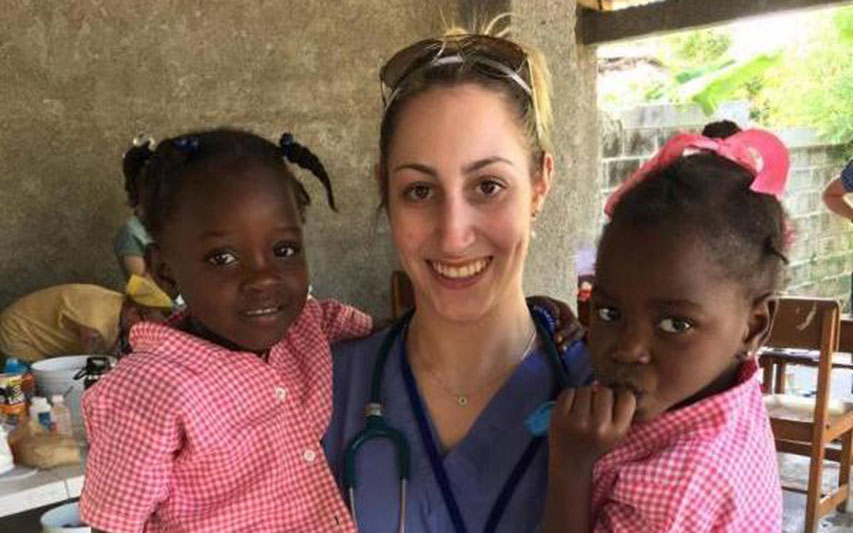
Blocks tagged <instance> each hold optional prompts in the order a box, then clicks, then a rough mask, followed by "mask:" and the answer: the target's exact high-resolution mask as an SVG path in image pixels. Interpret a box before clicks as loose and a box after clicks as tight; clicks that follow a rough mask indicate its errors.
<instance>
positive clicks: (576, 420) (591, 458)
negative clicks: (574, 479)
mask: <svg viewBox="0 0 853 533" xmlns="http://www.w3.org/2000/svg"><path fill="white" fill-rule="evenodd" d="M636 408H637V400H636V398H635V396H634V393H633V392H631V391H630V390H627V389H623V388H620V389H617V390H614V389H611V388H609V387H602V386H592V387H582V388H579V389H566V390H564V391H563V392H562V394H560V397H559V398H558V399H557V404H556V405H555V406H554V412H553V413H552V415H551V428H550V429H549V430H548V435H549V437H548V438H549V441H550V449H551V452H550V453H551V461H554V462H557V463H560V465H561V466H560V468H573V467H577V466H583V467H588V466H589V465H591V464H592V463H594V462H595V461H596V459H598V458H599V457H601V456H602V455H604V454H605V453H607V452H609V451H610V450H612V449H613V448H614V447H615V446H616V444H617V443H618V442H619V441H620V440H621V439H622V438H623V437H624V436H625V434H626V433H628V429H629V428H630V426H631V419H632V418H633V416H634V411H635V410H636Z"/></svg>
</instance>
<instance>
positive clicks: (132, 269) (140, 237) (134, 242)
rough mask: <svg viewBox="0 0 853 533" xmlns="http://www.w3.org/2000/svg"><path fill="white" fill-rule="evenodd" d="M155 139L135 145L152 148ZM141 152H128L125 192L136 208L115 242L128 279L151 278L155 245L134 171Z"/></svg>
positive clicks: (135, 141) (124, 167)
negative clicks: (150, 251) (150, 252)
mask: <svg viewBox="0 0 853 533" xmlns="http://www.w3.org/2000/svg"><path fill="white" fill-rule="evenodd" d="M153 143H154V140H153V139H151V138H150V137H147V136H145V135H139V136H137V137H136V138H134V139H133V146H135V147H145V148H150V147H151V146H152V145H153ZM140 153H142V152H141V151H140V150H128V151H127V153H126V154H125V157H124V161H123V164H122V170H123V173H124V190H125V191H126V192H127V204H128V205H129V206H130V208H131V209H133V215H131V216H130V218H128V219H127V221H125V223H124V225H122V227H121V229H120V230H119V231H118V233H117V234H116V236H115V239H114V240H113V251H114V252H115V255H116V259H118V263H119V267H120V268H121V270H122V272H123V273H124V276H125V278H129V277H130V276H131V275H133V274H135V275H137V276H144V277H150V275H149V273H148V268H147V267H146V265H145V248H146V247H147V246H148V245H149V244H151V237H150V236H149V235H148V231H146V229H145V227H144V226H143V225H142V222H141V221H140V216H141V215H142V212H141V211H142V209H141V206H140V204H139V183H138V177H137V176H136V175H135V174H134V173H133V169H134V168H136V166H137V165H138V164H139V162H138V161H137V160H136V158H138V157H140Z"/></svg>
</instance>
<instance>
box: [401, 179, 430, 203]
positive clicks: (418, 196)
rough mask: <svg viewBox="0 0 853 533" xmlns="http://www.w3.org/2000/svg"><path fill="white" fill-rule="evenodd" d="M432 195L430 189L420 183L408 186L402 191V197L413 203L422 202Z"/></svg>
mask: <svg viewBox="0 0 853 533" xmlns="http://www.w3.org/2000/svg"><path fill="white" fill-rule="evenodd" d="M432 195H433V192H432V187H430V186H429V185H424V184H422V183H416V184H414V185H410V186H409V187H406V189H404V190H403V196H404V197H406V198H407V199H408V200H412V201H415V202H420V201H423V200H427V199H429V198H431V197H432Z"/></svg>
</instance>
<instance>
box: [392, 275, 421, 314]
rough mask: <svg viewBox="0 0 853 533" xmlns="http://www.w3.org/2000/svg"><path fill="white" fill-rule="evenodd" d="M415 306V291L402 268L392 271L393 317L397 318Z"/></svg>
mask: <svg viewBox="0 0 853 533" xmlns="http://www.w3.org/2000/svg"><path fill="white" fill-rule="evenodd" d="M414 306H415V291H414V289H413V288H412V282H411V281H410V280H409V276H407V275H406V273H405V272H403V271H402V270H395V271H394V272H392V273H391V318H392V319H394V320H396V319H398V318H400V317H401V316H403V315H404V314H405V313H406V311H408V310H409V309H411V308H413V307H414Z"/></svg>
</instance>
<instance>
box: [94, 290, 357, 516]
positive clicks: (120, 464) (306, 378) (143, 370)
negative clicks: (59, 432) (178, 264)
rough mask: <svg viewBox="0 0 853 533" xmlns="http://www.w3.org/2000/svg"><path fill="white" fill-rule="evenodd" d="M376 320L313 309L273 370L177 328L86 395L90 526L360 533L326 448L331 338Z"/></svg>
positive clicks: (154, 338) (152, 339) (275, 353)
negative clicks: (343, 497) (345, 502)
mask: <svg viewBox="0 0 853 533" xmlns="http://www.w3.org/2000/svg"><path fill="white" fill-rule="evenodd" d="M370 328H371V319H370V317H369V316H367V315H365V314H363V313H361V312H359V311H357V310H355V309H353V308H352V307H348V306H345V305H343V304H340V303H338V302H334V301H324V302H318V301H316V300H313V299H312V300H309V301H308V302H306V304H305V308H304V310H303V311H302V313H301V314H300V316H299V317H298V318H297V320H296V321H295V322H294V323H293V324H291V326H290V328H289V329H288V330H287V333H286V335H285V337H284V338H283V339H282V340H281V341H280V342H279V343H278V344H276V345H275V346H273V347H272V348H271V349H270V352H269V357H268V361H267V362H264V361H263V360H262V359H261V358H259V357H258V356H257V355H255V354H252V353H248V352H233V351H230V350H227V349H225V348H223V347H221V346H218V345H216V344H213V343H210V342H207V341H205V340H202V339H200V338H198V337H194V336H192V335H189V334H187V333H184V332H181V331H179V330H177V329H174V328H172V327H169V326H166V325H157V324H151V323H143V324H138V325H137V326H135V327H134V328H133V330H132V332H131V344H132V345H133V347H134V353H133V354H131V355H130V356H128V357H126V358H124V359H122V360H121V362H120V363H119V365H118V366H117V367H116V368H115V369H114V370H113V371H111V372H110V373H109V374H107V375H106V376H105V377H104V378H103V379H102V380H101V381H100V382H99V383H98V384H97V385H96V386H94V387H92V388H91V389H89V390H88V391H86V393H85V395H84V397H83V409H84V414H85V417H86V429H87V431H88V436H89V443H90V451H89V456H88V459H87V465H86V481H85V485H84V487H83V494H82V497H81V499H80V512H81V516H82V518H83V520H84V521H85V522H87V523H88V524H90V525H91V526H93V527H96V528H98V529H103V530H107V531H110V532H124V531H193V532H196V531H211V532H213V531H215V532H224V531H253V532H256V531H257V532H260V531H270V532H272V531H276V532H278V531H294V532H295V531H299V532H308V531H310V532H315V531H316V532H322V531H336V532H337V531H344V532H352V531H355V526H354V525H353V522H352V519H351V518H350V516H349V512H348V511H347V508H346V506H345V505H344V503H343V501H342V500H341V498H340V493H339V492H338V489H337V485H336V484H335V480H334V478H333V476H332V474H331V473H330V472H329V470H328V467H327V465H326V459H325V456H324V454H323V448H322V446H321V445H320V439H321V438H322V437H323V434H324V433H325V431H326V428H327V425H328V423H329V417H330V415H331V402H332V390H331V377H332V366H331V353H330V349H329V343H330V342H331V341H335V340H340V339H345V338H355V337H361V336H364V335H366V334H367V333H368V332H369V331H370Z"/></svg>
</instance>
